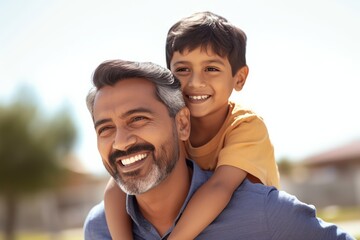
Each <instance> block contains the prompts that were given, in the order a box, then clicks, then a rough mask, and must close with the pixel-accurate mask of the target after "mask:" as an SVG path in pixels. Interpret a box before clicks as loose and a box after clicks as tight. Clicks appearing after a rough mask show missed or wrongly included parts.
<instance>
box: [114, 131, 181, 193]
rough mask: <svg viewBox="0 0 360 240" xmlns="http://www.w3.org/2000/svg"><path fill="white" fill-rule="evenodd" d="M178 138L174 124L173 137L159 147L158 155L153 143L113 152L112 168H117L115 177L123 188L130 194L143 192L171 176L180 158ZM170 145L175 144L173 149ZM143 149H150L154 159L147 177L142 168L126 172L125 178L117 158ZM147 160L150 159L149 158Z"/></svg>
mask: <svg viewBox="0 0 360 240" xmlns="http://www.w3.org/2000/svg"><path fill="white" fill-rule="evenodd" d="M177 139H178V136H177V132H176V127H175V124H174V127H173V134H172V138H171V139H168V141H166V142H165V143H164V144H162V145H161V146H160V147H159V148H158V150H157V154H156V155H155V151H154V149H155V147H154V146H153V145H151V144H141V145H136V146H133V147H131V148H130V149H128V150H127V151H126V152H123V151H119V150H116V151H115V152H113V153H112V154H111V155H110V157H109V162H110V164H111V166H112V168H113V169H115V173H114V175H113V177H114V179H115V181H116V183H117V184H118V185H119V187H120V188H121V190H122V191H123V192H125V193H127V194H129V195H138V194H142V193H145V192H147V191H148V190H150V189H152V188H154V187H156V186H157V185H158V184H159V183H161V182H162V181H163V180H164V179H165V178H166V177H167V176H169V174H170V173H171V172H172V170H173V169H174V167H175V165H176V163H177V160H178V159H179V154H180V152H179V145H178V141H177ZM170 146H173V147H172V149H170V148H169V147H170ZM143 150H150V151H151V155H152V159H153V161H154V162H153V163H152V165H151V168H150V171H149V173H148V174H147V175H146V176H145V177H141V176H140V170H135V171H132V172H130V173H126V175H125V174H124V176H126V180H125V178H124V177H122V176H121V175H120V174H119V172H118V170H117V168H116V163H115V159H116V158H117V157H119V156H126V155H128V154H133V153H136V152H140V151H143ZM167 150H168V151H167ZM148 157H149V156H148ZM147 161H149V159H148V160H147Z"/></svg>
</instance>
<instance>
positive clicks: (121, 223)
mask: <svg viewBox="0 0 360 240" xmlns="http://www.w3.org/2000/svg"><path fill="white" fill-rule="evenodd" d="M104 204H105V216H106V222H107V225H108V228H109V231H110V233H111V237H112V239H114V240H121V239H124V240H131V239H133V236H132V227H131V219H130V216H129V215H128V214H127V212H126V194H125V193H124V192H123V191H121V189H120V188H119V186H118V185H117V184H116V182H115V180H114V179H113V178H110V180H109V182H108V184H107V186H106V189H105V195H104Z"/></svg>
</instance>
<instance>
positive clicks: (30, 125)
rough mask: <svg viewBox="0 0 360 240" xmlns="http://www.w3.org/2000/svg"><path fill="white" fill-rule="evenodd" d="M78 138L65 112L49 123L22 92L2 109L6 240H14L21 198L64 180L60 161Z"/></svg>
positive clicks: (0, 166) (0, 189)
mask: <svg viewBox="0 0 360 240" xmlns="http://www.w3.org/2000/svg"><path fill="white" fill-rule="evenodd" d="M75 138H76V131H75V126H74V124H73V122H72V120H71V117H70V115H69V113H68V111H66V109H62V110H60V111H58V112H56V113H55V114H54V115H53V116H52V117H50V118H48V119H47V118H45V116H44V115H43V114H41V112H40V111H39V107H38V106H37V105H36V104H35V102H34V100H33V98H31V97H30V96H29V95H27V94H24V93H23V92H22V93H21V94H20V96H18V97H17V98H16V100H15V101H14V102H13V103H12V104H9V105H7V106H0V194H1V195H3V196H4V200H5V204H6V206H5V211H6V216H5V237H6V239H8V240H12V239H14V237H15V236H14V235H15V223H16V214H17V203H18V201H19V199H20V197H21V196H22V195H24V194H29V193H34V192H36V191H39V190H42V189H44V188H47V187H54V186H55V185H56V184H57V183H58V182H59V180H60V179H61V178H62V176H64V175H63V174H62V173H63V172H64V167H63V165H62V164H61V160H62V159H64V158H65V157H66V155H67V154H69V153H70V151H71V148H72V146H73V144H74V142H75Z"/></svg>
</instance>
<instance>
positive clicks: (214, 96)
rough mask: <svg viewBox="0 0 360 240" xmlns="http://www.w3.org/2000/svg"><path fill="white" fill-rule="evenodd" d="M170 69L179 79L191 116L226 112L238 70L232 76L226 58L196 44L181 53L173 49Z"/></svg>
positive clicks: (236, 80)
mask: <svg viewBox="0 0 360 240" xmlns="http://www.w3.org/2000/svg"><path fill="white" fill-rule="evenodd" d="M170 69H171V71H172V72H173V74H174V75H175V76H176V77H177V78H178V79H179V80H180V82H181V88H182V91H183V95H184V99H185V103H186V105H187V107H188V108H189V109H190V114H191V116H192V117H205V116H208V115H212V114H215V115H216V113H224V111H226V112H227V108H228V99H229V97H230V95H231V93H232V90H233V89H234V88H236V90H238V88H237V87H236V84H237V82H238V74H235V76H232V71H231V65H230V63H229V60H228V59H227V58H223V57H220V56H219V55H217V54H215V53H214V52H213V51H212V49H211V48H208V49H207V50H204V49H202V48H200V47H198V48H196V49H194V50H192V51H190V52H189V51H188V50H185V51H183V52H182V53H180V52H179V51H176V52H174V55H173V57H172V59H171V61H170Z"/></svg>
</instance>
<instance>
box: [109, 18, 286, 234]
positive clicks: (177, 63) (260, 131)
mask: <svg viewBox="0 0 360 240" xmlns="http://www.w3.org/2000/svg"><path fill="white" fill-rule="evenodd" d="M245 51H246V35H245V33H244V32H243V31H242V30H241V29H239V28H237V27H236V26H234V25H232V24H231V23H229V22H228V21H227V20H226V19H225V18H223V17H221V16H218V15H216V14H213V13H210V12H201V13H196V14H193V15H192V16H190V17H188V18H184V19H182V20H180V21H179V22H177V23H176V24H174V25H173V26H172V27H171V28H170V30H169V32H168V36H167V41H166V61H167V67H168V68H169V69H170V70H171V71H172V73H173V74H174V75H175V76H176V77H177V78H178V79H179V80H180V82H181V85H182V87H181V88H182V91H183V96H184V99H185V103H186V106H187V107H188V108H189V109H190V114H191V118H190V119H191V126H192V127H191V133H190V139H189V141H187V142H185V146H184V147H185V149H186V152H187V154H188V157H189V158H190V159H194V160H195V161H196V162H197V163H198V164H199V165H200V167H201V168H203V169H205V170H214V171H215V172H214V175H213V176H212V177H211V178H210V179H209V180H208V181H207V182H206V183H205V184H204V185H203V186H202V187H201V188H199V189H198V190H197V192H196V193H195V195H194V196H193V197H192V199H191V201H190V202H189V204H188V205H187V207H186V209H185V211H184V213H183V214H182V216H181V218H180V220H179V222H178V223H177V225H176V227H175V229H174V230H173V232H172V233H171V235H170V237H169V238H168V239H171V240H174V239H181V240H183V239H194V238H196V236H197V235H198V234H199V233H200V232H201V231H202V230H203V229H204V228H205V227H206V226H207V225H209V224H210V223H211V222H212V221H213V220H214V219H215V218H216V217H217V216H218V214H219V213H220V212H221V211H222V210H223V209H224V208H225V206H226V205H227V203H228V202H229V200H230V198H231V195H232V193H233V191H234V190H235V189H236V188H237V187H238V186H239V185H240V184H241V183H242V181H243V180H244V179H245V178H248V179H250V180H251V181H253V182H259V183H262V184H265V185H270V186H275V187H279V176H278V171H277V166H276V162H275V159H274V151H273V147H272V144H271V142H270V139H269V136H268V132H267V129H266V126H265V124H264V122H263V121H262V119H261V118H260V117H259V116H258V115H256V114H255V113H254V112H252V111H251V110H247V109H244V108H242V107H241V106H239V105H236V104H235V103H232V102H229V100H228V98H229V97H230V95H231V93H232V90H233V89H235V90H236V91H240V90H241V89H242V88H243V86H244V84H245V81H246V78H247V75H248V71H249V70H248V67H247V65H246V58H245ZM120 200H121V201H120ZM119 201H120V202H119ZM205 203H206V204H205ZM124 206H125V194H123V193H121V190H120V189H119V188H118V187H117V186H115V184H114V183H110V184H109V186H108V187H107V190H106V192H105V209H106V218H107V222H108V226H109V229H110V231H111V234H112V236H113V238H114V239H129V238H131V228H130V226H131V224H130V220H129V219H128V217H127V215H126V212H125V207H124ZM120 208H121V209H120ZM120 218H121V219H120Z"/></svg>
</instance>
